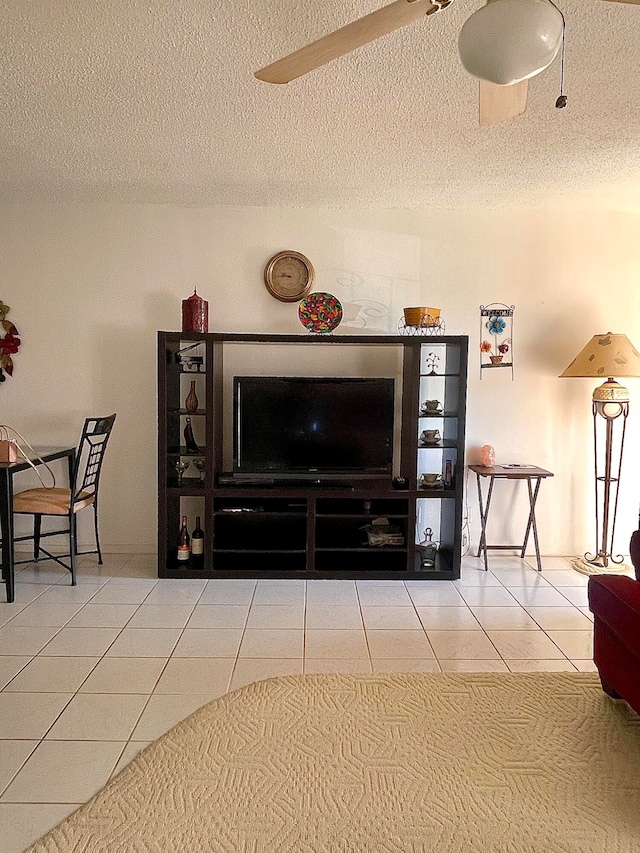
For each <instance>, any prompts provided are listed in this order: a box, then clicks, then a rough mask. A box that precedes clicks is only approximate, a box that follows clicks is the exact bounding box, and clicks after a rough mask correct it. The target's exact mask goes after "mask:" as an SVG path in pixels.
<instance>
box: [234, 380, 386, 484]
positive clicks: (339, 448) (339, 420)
mask: <svg viewBox="0 0 640 853" xmlns="http://www.w3.org/2000/svg"><path fill="white" fill-rule="evenodd" d="M233 394H234V406H233V417H234V430H233V475H234V477H238V478H241V477H243V476H246V477H250V478H253V477H255V478H257V479H260V478H273V479H284V480H286V479H294V480H295V479H298V480H300V479H305V480H318V481H322V480H323V479H324V480H327V479H339V480H344V479H347V478H350V477H353V478H357V477H361V478H363V477H374V476H385V475H389V476H391V471H392V464H393V415H394V380H393V379H382V378H374V379H365V378H359V379H352V378H346V377H345V378H311V377H302V376H293V377H278V376H236V377H234V380H233Z"/></svg>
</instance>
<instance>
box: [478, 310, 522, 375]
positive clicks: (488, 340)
mask: <svg viewBox="0 0 640 853" xmlns="http://www.w3.org/2000/svg"><path fill="white" fill-rule="evenodd" d="M514 311H515V305H505V304H504V303H503V302H492V303H491V304H490V305H481V306H480V379H482V373H483V371H484V368H496V367H509V368H511V378H512V379H513V312H514Z"/></svg>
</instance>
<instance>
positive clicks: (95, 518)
mask: <svg viewBox="0 0 640 853" xmlns="http://www.w3.org/2000/svg"><path fill="white" fill-rule="evenodd" d="M93 529H94V530H95V534H96V549H97V551H98V565H99V566H101V565H102V551H101V550H100V537H99V535H98V496H97V495H96V498H95V500H94V502H93Z"/></svg>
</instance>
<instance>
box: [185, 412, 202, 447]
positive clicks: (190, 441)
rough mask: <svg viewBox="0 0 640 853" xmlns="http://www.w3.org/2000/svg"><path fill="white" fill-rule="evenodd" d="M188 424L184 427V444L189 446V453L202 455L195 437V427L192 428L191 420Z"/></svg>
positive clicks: (189, 419) (188, 419)
mask: <svg viewBox="0 0 640 853" xmlns="http://www.w3.org/2000/svg"><path fill="white" fill-rule="evenodd" d="M186 421H187V422H186V424H185V427H184V443H185V444H186V446H187V453H200V448H199V447H198V445H197V444H196V440H195V438H194V437H193V427H192V426H191V418H187V419H186Z"/></svg>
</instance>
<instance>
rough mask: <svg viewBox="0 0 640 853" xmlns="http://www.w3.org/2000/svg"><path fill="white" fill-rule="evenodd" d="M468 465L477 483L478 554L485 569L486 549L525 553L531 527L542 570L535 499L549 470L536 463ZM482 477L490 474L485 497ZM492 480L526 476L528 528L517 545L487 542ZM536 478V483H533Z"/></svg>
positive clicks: (521, 554) (486, 566)
mask: <svg viewBox="0 0 640 853" xmlns="http://www.w3.org/2000/svg"><path fill="white" fill-rule="evenodd" d="M469 469H470V470H471V471H473V472H474V474H475V475H476V480H477V483H478V501H479V503H480V524H481V526H482V530H481V533H480V544H479V545H478V553H477V556H478V557H479V556H480V555H481V554H482V555H483V557H484V570H485V572H486V571H488V570H489V561H488V552H489V551H513V550H514V549H516V550H517V549H521V550H520V557H521V558H522V557H524V552H525V551H526V548H527V542H528V541H529V534H530V533H531V531H533V541H534V543H535V548H536V561H537V565H538V571H539V572H541V571H542V562H541V560H540V545H539V543H538V527H537V525H536V501H537V499H538V492H539V491H540V483H541V482H542V481H543V480H544V479H545V478H546V477H553V474H552V473H551V471H545V470H544V468H536V467H535V465H531V466H527V465H493V466H491V467H490V468H485V467H484V465H469ZM483 477H488V478H489V490H488V492H487V497H486V501H483V498H482V486H481V481H482V478H483ZM495 480H526V481H527V489H528V492H529V520H528V521H527V529H526V532H525V534H524V542H523V543H522V546H520V545H487V519H488V518H489V508H490V506H491V496H492V494H493V484H494V481H495ZM533 482H535V486H533V485H532V483H533Z"/></svg>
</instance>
